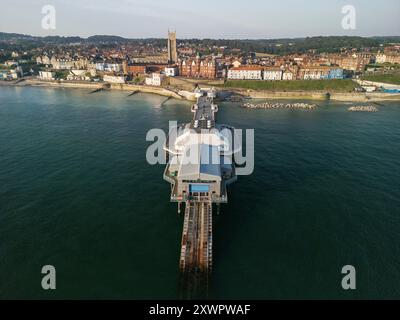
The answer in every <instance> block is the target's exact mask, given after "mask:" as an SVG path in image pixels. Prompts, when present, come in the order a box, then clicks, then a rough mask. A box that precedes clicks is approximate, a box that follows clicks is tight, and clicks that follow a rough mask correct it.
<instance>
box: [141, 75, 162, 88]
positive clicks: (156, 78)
mask: <svg viewBox="0 0 400 320" xmlns="http://www.w3.org/2000/svg"><path fill="white" fill-rule="evenodd" d="M164 77H165V75H163V74H161V73H152V74H151V77H147V78H146V81H145V83H146V85H147V86H157V87H159V86H161V83H162V82H163V80H164Z"/></svg>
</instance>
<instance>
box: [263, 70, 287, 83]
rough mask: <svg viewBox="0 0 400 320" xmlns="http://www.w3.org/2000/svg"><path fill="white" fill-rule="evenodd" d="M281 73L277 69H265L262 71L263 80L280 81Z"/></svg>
mask: <svg viewBox="0 0 400 320" xmlns="http://www.w3.org/2000/svg"><path fill="white" fill-rule="evenodd" d="M282 75H283V71H282V69H281V68H279V67H267V68H265V70H264V80H269V81H276V80H282Z"/></svg>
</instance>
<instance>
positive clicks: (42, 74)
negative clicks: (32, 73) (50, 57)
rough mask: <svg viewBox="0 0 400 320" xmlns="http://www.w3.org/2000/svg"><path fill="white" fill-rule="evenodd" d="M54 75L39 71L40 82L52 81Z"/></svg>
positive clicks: (49, 72)
mask: <svg viewBox="0 0 400 320" xmlns="http://www.w3.org/2000/svg"><path fill="white" fill-rule="evenodd" d="M54 77H55V73H54V72H51V71H39V79H40V80H54Z"/></svg>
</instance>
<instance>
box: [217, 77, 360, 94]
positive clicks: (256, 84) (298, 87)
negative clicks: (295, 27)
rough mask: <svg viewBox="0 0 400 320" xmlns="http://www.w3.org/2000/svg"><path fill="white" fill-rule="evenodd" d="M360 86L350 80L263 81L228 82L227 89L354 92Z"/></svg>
mask: <svg viewBox="0 0 400 320" xmlns="http://www.w3.org/2000/svg"><path fill="white" fill-rule="evenodd" d="M357 86H358V85H357V84H356V83H355V82H354V81H352V80H349V79H344V80H294V81H262V80H228V81H226V83H225V84H224V87H225V88H238V89H252V90H277V91H285V90H286V91H341V92H350V91H353V90H354V88H356V87H357Z"/></svg>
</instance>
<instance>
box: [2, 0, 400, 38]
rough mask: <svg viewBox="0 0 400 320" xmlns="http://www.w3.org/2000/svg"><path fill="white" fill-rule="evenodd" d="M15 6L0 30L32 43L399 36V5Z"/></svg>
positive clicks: (124, 0)
mask: <svg viewBox="0 0 400 320" xmlns="http://www.w3.org/2000/svg"><path fill="white" fill-rule="evenodd" d="M349 2H350V1H343V0H332V1H329V2H327V1H317V0H310V1H307V2H306V3H300V2H299V1H296V0H284V1H281V2H275V1H262V0H253V1H251V2H246V3H242V2H239V3H234V2H232V1H228V0H220V1H212V0H202V1H201V3H197V2H192V3H189V2H188V1H185V0H170V1H168V2H165V1H161V0H152V1H143V0H121V1H106V0H97V1H95V0H81V1H77V0H71V1H66V0H53V1H48V0H32V1H27V0H15V1H13V2H9V3H7V5H6V6H3V7H2V19H1V20H0V31H2V32H7V33H21V34H28V35H33V36H56V35H58V36H80V37H84V38H87V37H89V36H91V35H115V36H121V37H124V38H129V39H145V38H165V37H166V33H167V30H168V29H170V30H176V31H177V36H178V38H179V39H271V40H273V39H284V38H285V39H290V38H293V39H295V38H304V37H314V36H361V37H382V36H396V35H398V34H400V22H399V19H398V17H399V16H400V2H399V1H398V0H382V1H381V2H379V3H376V2H374V3H370V2H368V1H367V0H352V1H351V3H349ZM49 4H50V5H53V6H54V8H55V10H56V29H55V30H45V29H43V28H42V25H41V22H42V18H43V14H42V7H43V6H45V5H49ZM345 5H352V6H354V8H355V9H356V28H355V29H354V30H345V29H343V28H342V24H341V22H342V19H343V17H344V14H343V13H342V7H343V6H345Z"/></svg>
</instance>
